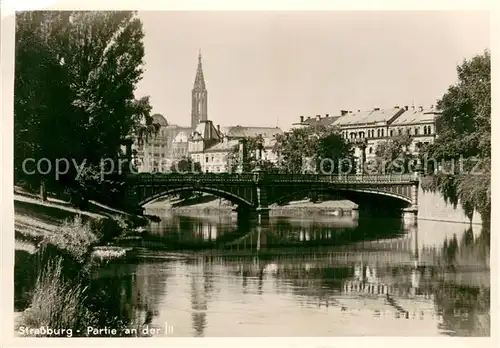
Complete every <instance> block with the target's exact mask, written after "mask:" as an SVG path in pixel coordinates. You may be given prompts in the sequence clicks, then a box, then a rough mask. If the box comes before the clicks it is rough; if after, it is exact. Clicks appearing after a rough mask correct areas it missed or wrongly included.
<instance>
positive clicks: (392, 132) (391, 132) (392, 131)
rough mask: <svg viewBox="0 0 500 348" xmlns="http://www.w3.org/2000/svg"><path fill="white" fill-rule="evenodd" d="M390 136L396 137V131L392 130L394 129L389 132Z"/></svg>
mask: <svg viewBox="0 0 500 348" xmlns="http://www.w3.org/2000/svg"><path fill="white" fill-rule="evenodd" d="M389 136H391V137H392V136H394V130H392V129H391V130H390V131H389Z"/></svg>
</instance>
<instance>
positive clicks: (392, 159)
mask: <svg viewBox="0 0 500 348" xmlns="http://www.w3.org/2000/svg"><path fill="white" fill-rule="evenodd" d="M411 143H412V137H411V136H410V135H409V134H405V135H400V136H397V137H393V138H391V139H389V140H387V141H386V142H384V143H381V144H379V145H378V146H377V147H376V149H375V155H376V160H377V168H376V169H377V171H378V172H379V173H381V174H386V173H393V174H405V173H409V172H413V171H414V170H415V169H417V168H416V165H415V164H416V160H417V156H416V155H413V154H412V153H411V152H410V151H409V147H410V145H411Z"/></svg>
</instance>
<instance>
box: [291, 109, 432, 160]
mask: <svg viewBox="0 0 500 348" xmlns="http://www.w3.org/2000/svg"><path fill="white" fill-rule="evenodd" d="M439 114H440V111H439V110H438V109H436V108H435V107H434V106H431V107H430V108H428V109H424V108H423V107H421V106H420V107H417V108H416V107H411V108H410V107H408V106H404V107H400V106H397V105H396V106H394V107H392V108H389V109H380V108H374V109H372V110H367V111H361V110H357V111H355V112H352V111H348V110H341V111H340V116H336V117H335V116H333V117H332V116H329V115H328V114H327V115H326V117H321V116H320V115H317V116H316V117H315V118H313V117H308V118H307V119H306V118H304V116H301V117H300V122H297V123H294V124H293V127H295V128H302V127H316V126H318V125H325V126H331V127H338V129H339V131H340V132H341V134H342V136H343V137H344V138H345V139H347V140H348V141H349V142H351V143H353V144H354V145H355V147H354V155H355V157H356V158H358V159H362V161H358V164H361V163H362V162H363V161H364V160H366V159H370V158H374V157H375V152H376V149H377V146H378V145H380V144H382V143H385V142H387V141H388V140H389V139H391V138H392V137H396V136H401V135H404V134H409V135H411V137H412V143H411V145H410V147H409V149H408V150H409V151H411V152H413V153H415V152H418V150H419V148H420V145H421V144H430V143H432V142H433V141H434V139H435V138H436V136H437V135H436V117H437V116H438V115H439Z"/></svg>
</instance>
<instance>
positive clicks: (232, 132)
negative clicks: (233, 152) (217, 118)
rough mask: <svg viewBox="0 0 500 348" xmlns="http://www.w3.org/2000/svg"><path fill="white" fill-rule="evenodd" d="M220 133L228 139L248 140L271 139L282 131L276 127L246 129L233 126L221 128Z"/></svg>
mask: <svg viewBox="0 0 500 348" xmlns="http://www.w3.org/2000/svg"><path fill="white" fill-rule="evenodd" d="M221 133H222V134H224V135H225V136H227V137H229V138H249V137H256V136H257V135H262V137H264V138H271V137H273V136H274V135H275V134H282V133H283V131H282V130H281V129H280V128H278V127H246V126H240V125H238V126H233V127H224V128H222V127H221Z"/></svg>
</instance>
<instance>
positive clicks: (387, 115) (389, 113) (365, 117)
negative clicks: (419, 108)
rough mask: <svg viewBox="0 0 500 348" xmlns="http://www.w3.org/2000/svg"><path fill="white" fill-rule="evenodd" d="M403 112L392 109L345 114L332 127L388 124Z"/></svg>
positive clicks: (376, 109)
mask: <svg viewBox="0 0 500 348" xmlns="http://www.w3.org/2000/svg"><path fill="white" fill-rule="evenodd" d="M404 111H405V109H404V108H400V107H394V108H390V109H380V108H374V109H372V110H367V111H359V110H358V111H357V112H353V113H347V114H345V115H344V116H341V117H339V118H338V119H337V120H336V121H335V122H334V125H336V126H350V125H356V124H370V123H379V122H385V123H387V122H390V121H391V120H392V119H394V118H395V117H397V116H399V115H400V114H402V113H403V112H404Z"/></svg>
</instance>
